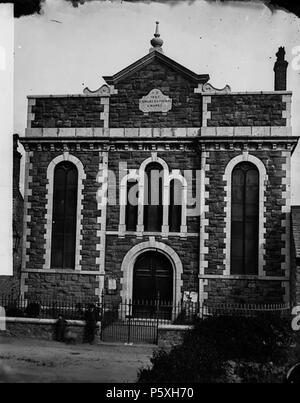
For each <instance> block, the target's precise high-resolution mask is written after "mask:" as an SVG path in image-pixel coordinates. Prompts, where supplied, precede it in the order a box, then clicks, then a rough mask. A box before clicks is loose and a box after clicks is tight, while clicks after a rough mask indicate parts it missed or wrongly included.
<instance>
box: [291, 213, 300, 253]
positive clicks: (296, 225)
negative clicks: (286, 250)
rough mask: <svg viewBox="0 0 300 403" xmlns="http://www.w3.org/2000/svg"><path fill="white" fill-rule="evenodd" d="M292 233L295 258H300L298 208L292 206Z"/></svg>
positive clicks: (299, 218)
mask: <svg viewBox="0 0 300 403" xmlns="http://www.w3.org/2000/svg"><path fill="white" fill-rule="evenodd" d="M292 231H293V236H294V243H295V253H296V257H297V258H299V257H300V206H292Z"/></svg>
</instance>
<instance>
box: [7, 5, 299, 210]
mask: <svg viewBox="0 0 300 403" xmlns="http://www.w3.org/2000/svg"><path fill="white" fill-rule="evenodd" d="M155 21H159V22H160V33H161V38H162V39H163V40H164V45H163V49H164V53H165V54H166V55H167V56H168V57H170V58H172V59H174V60H176V61H177V62H179V63H181V64H183V65H184V66H186V67H187V68H189V69H191V70H193V71H194V72H196V73H198V74H206V73H208V74H210V77H211V79H210V83H211V84H212V85H213V86H215V87H218V88H223V87H224V86H225V85H226V84H229V85H230V86H231V88H232V91H272V90H273V86H274V84H273V82H274V73H273V66H274V62H275V60H276V57H275V53H276V51H277V49H278V47H279V46H285V49H286V58H287V60H288V61H289V69H288V90H292V91H293V109H292V114H293V120H292V125H293V134H294V135H300V114H299V111H300V66H299V70H297V69H295V68H293V67H292V59H293V58H294V57H295V56H294V55H293V54H292V51H293V49H294V48H295V47H297V46H300V19H299V18H298V17H296V16H295V15H293V14H291V13H287V12H285V11H281V10H278V11H274V12H272V11H270V9H268V8H267V7H265V6H264V5H263V4H261V3H240V2H227V3H222V2H206V1H204V0H195V1H193V2H191V1H179V2H177V3H176V4H175V5H172V4H171V3H169V4H168V2H165V3H163V2H162V3H157V2H149V1H148V2H132V3H131V2H122V1H121V0H120V1H118V0H115V1H113V2H111V1H89V2H86V3H84V4H82V5H79V7H76V8H74V7H73V6H72V4H71V3H70V2H66V1H62V0H46V1H45V2H44V3H42V10H41V15H39V14H34V15H31V16H25V17H21V18H18V19H15V20H14V43H15V48H14V52H15V53H14V132H17V133H19V134H20V135H21V136H23V135H24V133H25V127H26V113H27V99H26V96H27V95H37V94H73V93H75V94H76V93H82V90H83V89H84V88H85V87H86V86H88V87H89V88H90V89H91V90H95V89H97V88H99V87H100V86H101V85H102V84H103V83H104V81H103V79H102V76H103V75H112V74H114V73H116V72H118V71H119V70H121V69H122V68H124V67H126V66H127V65H128V64H130V63H132V62H134V61H135V60H137V59H139V58H141V57H142V56H144V55H145V54H147V53H148V51H149V48H150V42H149V41H150V39H151V38H152V37H153V33H154V28H155ZM299 64H300V63H299ZM297 115H298V116H297ZM299 171H300V145H299V146H298V147H297V150H296V151H295V153H294V156H293V159H292V204H299V205H300V175H299V174H298V172H299Z"/></svg>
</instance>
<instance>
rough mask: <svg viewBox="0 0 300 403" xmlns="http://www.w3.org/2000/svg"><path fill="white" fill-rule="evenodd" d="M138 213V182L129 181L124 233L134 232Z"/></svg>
mask: <svg viewBox="0 0 300 403" xmlns="http://www.w3.org/2000/svg"><path fill="white" fill-rule="evenodd" d="M137 213H138V181H137V180H135V179H129V180H128V181H127V200H126V212H125V222H126V231H136V225H137Z"/></svg>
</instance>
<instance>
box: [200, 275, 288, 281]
mask: <svg viewBox="0 0 300 403" xmlns="http://www.w3.org/2000/svg"><path fill="white" fill-rule="evenodd" d="M198 278H199V279H204V280H209V279H212V280H214V279H216V280H217V279H222V280H258V281H290V279H289V277H281V276H258V275H246V274H245V275H243V274H232V275H222V274H199V276H198Z"/></svg>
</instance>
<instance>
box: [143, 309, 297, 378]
mask: <svg viewBox="0 0 300 403" xmlns="http://www.w3.org/2000/svg"><path fill="white" fill-rule="evenodd" d="M292 340H293V334H292V331H291V330H290V322H289V321H286V320H284V319H281V318H279V317H278V316H270V315H269V316H266V315H263V316H259V317H255V318H241V317H232V316H219V317H211V318H208V319H205V320H200V321H198V322H197V323H196V325H195V327H194V329H193V330H191V331H189V332H187V334H186V336H185V337H184V340H183V343H182V344H181V345H180V346H176V347H174V348H173V349H172V350H171V351H170V352H169V353H167V352H164V351H158V352H155V353H154V355H153V357H152V359H151V363H152V364H153V367H152V368H147V369H142V370H140V372H139V378H138V380H139V382H151V383H153V382H165V383H167V382H183V383H186V382H197V383H208V382H209V383H211V382H235V381H236V382H247V381H248V380H249V381H252V382H255V381H258V380H259V379H260V380H262V379H271V376H269V377H268V376H267V373H268V371H270V370H271V369H274V371H275V367H276V366H278V367H279V366H282V365H284V364H285V361H286V360H287V351H288V348H289V346H290V345H291V343H292ZM232 362H233V363H234V365H233V364H232ZM253 363H254V364H253ZM233 367H234V371H233ZM274 371H273V372H274ZM233 372H234V373H233ZM275 372H276V371H275Z"/></svg>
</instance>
